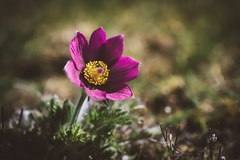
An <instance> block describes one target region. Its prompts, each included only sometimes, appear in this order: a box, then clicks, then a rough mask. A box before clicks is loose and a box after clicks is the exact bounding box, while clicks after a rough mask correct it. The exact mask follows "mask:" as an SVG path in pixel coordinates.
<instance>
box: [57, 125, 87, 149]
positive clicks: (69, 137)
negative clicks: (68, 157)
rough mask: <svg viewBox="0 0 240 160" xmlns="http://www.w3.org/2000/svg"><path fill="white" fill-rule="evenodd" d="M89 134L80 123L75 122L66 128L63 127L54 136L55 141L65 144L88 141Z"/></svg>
mask: <svg viewBox="0 0 240 160" xmlns="http://www.w3.org/2000/svg"><path fill="white" fill-rule="evenodd" d="M88 137H89V134H88V133H86V132H84V131H83V129H82V128H81V127H80V126H79V125H78V124H73V125H72V126H68V127H66V128H64V129H61V130H60V131H59V132H58V133H57V134H56V135H54V136H53V140H54V141H55V142H60V143H61V142H63V143H64V144H65V145H69V144H73V143H81V142H85V141H87V139H88Z"/></svg>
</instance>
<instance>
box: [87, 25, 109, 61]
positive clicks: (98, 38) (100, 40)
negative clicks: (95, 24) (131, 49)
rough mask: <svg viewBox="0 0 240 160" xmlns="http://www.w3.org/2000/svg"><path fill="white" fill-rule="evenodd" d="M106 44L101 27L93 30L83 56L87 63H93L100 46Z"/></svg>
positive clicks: (104, 34)
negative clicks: (87, 48)
mask: <svg viewBox="0 0 240 160" xmlns="http://www.w3.org/2000/svg"><path fill="white" fill-rule="evenodd" d="M104 43H106V33H105V31H104V30H103V28H102V27H100V28H98V29H97V30H95V31H94V32H93V33H92V35H91V37H90V41H89V50H88V53H87V54H86V55H84V56H85V58H86V60H87V61H94V60H96V58H97V57H98V56H99V50H100V48H101V46H102V45H103V44H104Z"/></svg>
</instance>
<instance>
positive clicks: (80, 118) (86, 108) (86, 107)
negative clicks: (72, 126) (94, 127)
mask: <svg viewBox="0 0 240 160" xmlns="http://www.w3.org/2000/svg"><path fill="white" fill-rule="evenodd" d="M89 110H90V102H89V100H88V97H86V98H85V100H84V102H83V104H82V107H81V109H80V112H79V114H78V117H77V123H79V124H80V125H82V123H83V122H84V119H85V117H86V116H87V114H88V113H89Z"/></svg>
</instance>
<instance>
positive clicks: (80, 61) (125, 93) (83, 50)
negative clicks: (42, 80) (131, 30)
mask: <svg viewBox="0 0 240 160" xmlns="http://www.w3.org/2000/svg"><path fill="white" fill-rule="evenodd" d="M123 48H124V36H123V35H118V36H114V37H112V38H109V39H106V33H105V31H104V30H103V28H102V27H100V28H98V29H97V30H95V31H94V32H93V33H92V35H91V37H90V41H89V44H88V42H87V40H86V38H85V36H84V35H83V34H82V33H80V32H77V34H76V36H75V37H74V38H73V40H72V41H71V42H70V53H71V56H72V60H69V61H68V62H67V64H66V65H65V67H64V70H65V72H66V74H67V76H68V78H69V79H70V81H71V82H72V83H73V84H75V85H76V86H78V87H84V89H85V91H86V93H87V95H88V96H89V97H91V98H92V99H95V100H104V99H110V100H123V99H127V98H130V97H133V92H132V89H131V88H130V87H129V86H128V85H127V84H126V82H128V81H131V80H133V79H135V78H136V77H137V76H138V73H139V65H140V63H139V62H138V61H136V60H134V59H132V58H131V57H127V56H126V57H124V56H122V53H123Z"/></svg>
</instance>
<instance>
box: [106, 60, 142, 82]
mask: <svg viewBox="0 0 240 160" xmlns="http://www.w3.org/2000/svg"><path fill="white" fill-rule="evenodd" d="M139 65H140V63H139V62H138V61H136V60H134V59H132V58H131V57H121V58H119V60H118V62H117V63H116V64H115V65H114V66H113V67H112V68H110V75H109V78H108V82H107V83H108V84H112V85H114V84H116V83H125V82H128V81H130V80H133V79H135V78H136V77H137V76H138V73H139Z"/></svg>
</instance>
